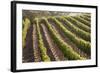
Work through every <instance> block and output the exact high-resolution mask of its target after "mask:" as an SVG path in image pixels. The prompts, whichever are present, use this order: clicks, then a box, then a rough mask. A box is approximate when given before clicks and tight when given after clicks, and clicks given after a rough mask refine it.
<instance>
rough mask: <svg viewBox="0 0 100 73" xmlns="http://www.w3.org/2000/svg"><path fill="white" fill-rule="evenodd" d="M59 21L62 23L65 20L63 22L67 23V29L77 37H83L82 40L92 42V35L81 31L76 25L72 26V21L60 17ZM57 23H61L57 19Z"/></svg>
mask: <svg viewBox="0 0 100 73" xmlns="http://www.w3.org/2000/svg"><path fill="white" fill-rule="evenodd" d="M58 19H60V20H61V21H62V20H63V22H65V23H66V24H65V27H68V28H69V29H70V31H71V32H73V33H74V34H75V35H77V36H79V37H81V38H82V39H84V40H86V41H90V33H88V32H85V31H83V30H81V29H79V28H78V27H76V26H75V25H74V24H72V23H71V22H70V21H68V20H66V19H65V18H64V17H60V18H58ZM56 21H57V22H59V21H58V20H57V19H56ZM59 23H60V24H62V23H61V22H59ZM62 25H63V24H62Z"/></svg>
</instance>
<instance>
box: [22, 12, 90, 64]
mask: <svg viewBox="0 0 100 73" xmlns="http://www.w3.org/2000/svg"><path fill="white" fill-rule="evenodd" d="M27 15H28V14H27ZM40 15H41V14H40ZM40 15H39V16H35V17H33V18H32V16H31V15H30V16H31V17H28V16H25V17H24V18H23V19H22V48H23V59H22V60H23V62H24V63H27V62H50V61H70V60H86V59H90V58H91V15H90V14H87V13H83V14H82V13H81V14H79V15H77V14H76V15H71V14H70V13H69V14H66V15H63V14H62V15H61V14H60V15H56V14H55V15H51V16H50V15H48V16H47V15H46V16H42V15H41V16H40Z"/></svg>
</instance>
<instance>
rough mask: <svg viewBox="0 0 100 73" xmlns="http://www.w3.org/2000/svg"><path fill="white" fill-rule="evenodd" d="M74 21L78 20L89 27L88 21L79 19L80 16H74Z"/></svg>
mask: <svg viewBox="0 0 100 73" xmlns="http://www.w3.org/2000/svg"><path fill="white" fill-rule="evenodd" d="M74 18H75V19H77V20H79V21H80V22H82V23H84V24H85V25H87V26H89V27H90V26H91V25H90V24H91V23H90V22H89V21H86V20H85V19H83V18H81V17H80V16H74Z"/></svg>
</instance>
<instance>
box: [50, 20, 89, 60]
mask: <svg viewBox="0 0 100 73" xmlns="http://www.w3.org/2000/svg"><path fill="white" fill-rule="evenodd" d="M48 21H49V23H50V24H51V25H52V27H53V28H54V29H56V30H57V31H58V33H59V34H60V36H61V38H62V39H63V40H64V41H65V42H66V43H67V44H68V45H70V46H71V47H72V48H73V50H74V51H76V52H77V53H78V54H80V56H81V57H86V58H87V59H88V58H90V57H89V56H88V55H87V54H85V53H84V52H83V51H81V50H80V49H79V48H77V46H76V45H75V44H74V43H72V42H71V41H70V39H68V38H67V37H66V36H65V35H64V33H63V32H62V31H61V29H60V28H59V27H58V26H57V25H56V23H55V22H54V21H53V20H51V19H48Z"/></svg>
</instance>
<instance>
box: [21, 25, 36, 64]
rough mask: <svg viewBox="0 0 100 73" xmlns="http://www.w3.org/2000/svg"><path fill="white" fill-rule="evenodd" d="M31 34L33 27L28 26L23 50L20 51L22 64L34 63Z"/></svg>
mask: <svg viewBox="0 0 100 73" xmlns="http://www.w3.org/2000/svg"><path fill="white" fill-rule="evenodd" d="M32 32H33V27H32V26H30V27H29V29H28V31H27V35H26V44H25V48H23V50H22V52H23V53H22V54H23V59H22V60H23V63H27V62H34V57H33V49H32V48H33V46H32V45H33V42H32Z"/></svg>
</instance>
